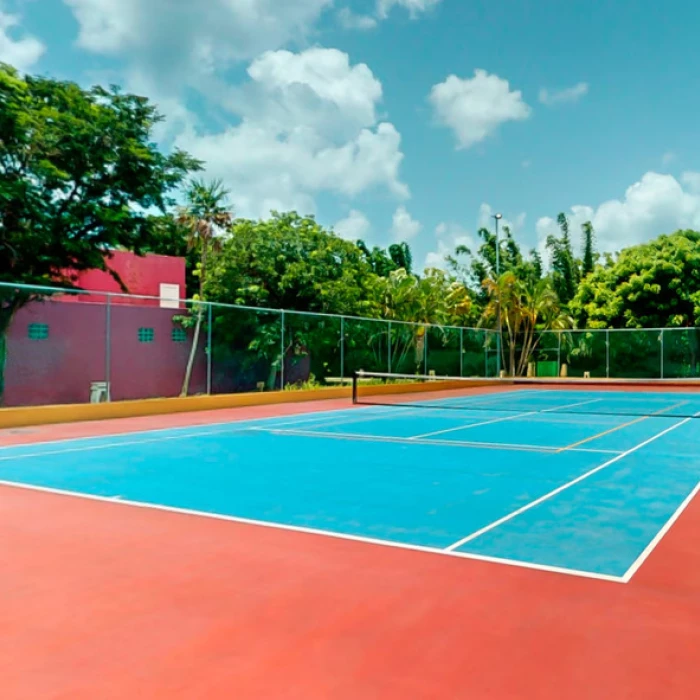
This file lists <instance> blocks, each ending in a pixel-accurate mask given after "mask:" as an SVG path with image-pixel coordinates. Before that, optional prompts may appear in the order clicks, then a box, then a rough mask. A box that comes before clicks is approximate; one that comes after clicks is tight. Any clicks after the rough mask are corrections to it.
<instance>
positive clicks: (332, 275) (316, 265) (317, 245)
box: [204, 212, 378, 388]
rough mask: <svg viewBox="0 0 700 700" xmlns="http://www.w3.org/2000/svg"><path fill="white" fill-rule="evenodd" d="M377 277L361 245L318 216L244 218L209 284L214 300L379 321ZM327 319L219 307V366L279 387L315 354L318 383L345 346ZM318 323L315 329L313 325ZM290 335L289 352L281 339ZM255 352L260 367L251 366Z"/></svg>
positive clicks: (215, 265) (226, 244)
mask: <svg viewBox="0 0 700 700" xmlns="http://www.w3.org/2000/svg"><path fill="white" fill-rule="evenodd" d="M375 278H376V275H375V274H374V273H373V271H372V267H371V265H370V263H369V261H368V260H367V257H366V254H365V252H364V251H363V250H361V249H360V248H359V247H358V246H357V245H356V244H355V243H351V242H350V241H346V240H344V239H342V238H339V237H338V236H336V235H335V234H334V233H332V232H330V231H327V230H325V229H324V228H323V227H322V226H320V225H319V224H318V222H316V221H315V219H314V218H313V217H303V216H300V215H299V214H297V213H296V212H287V213H273V215H272V216H271V217H270V218H269V219H267V220H261V221H251V220H248V219H238V220H236V221H235V222H234V223H233V225H232V227H231V236H230V237H229V238H227V240H226V241H225V242H224V244H223V246H222V250H221V252H220V253H219V254H218V255H217V256H216V259H215V261H214V263H213V265H212V266H211V267H210V269H209V272H208V274H207V278H206V281H205V285H204V287H205V288H204V293H205V295H206V298H207V300H208V301H214V302H224V303H228V304H239V305H243V306H250V307H266V308H267V309H287V310H290V311H294V310H297V311H303V312H322V313H328V314H347V315H357V316H377V315H378V310H377V309H378V305H377V303H376V301H375V300H374V298H373V297H372V296H371V293H370V287H371V283H372V280H374V279H375ZM322 318H323V317H306V319H307V321H306V322H304V323H301V317H297V316H292V315H291V314H287V315H286V319H285V327H284V334H283V333H282V326H281V316H280V314H279V313H278V312H272V311H270V312H268V311H261V312H259V313H256V312H255V311H253V310H241V309H225V308H217V309H216V310H215V317H214V350H215V351H216V353H217V356H218V365H219V366H222V367H223V366H229V367H231V368H232V369H231V372H233V371H238V372H239V373H240V374H242V375H244V374H245V373H246V372H249V373H250V374H251V375H255V377H256V379H257V380H258V381H262V380H263V378H262V377H261V375H262V374H263V372H264V373H265V375H266V376H265V378H264V381H265V382H266V383H267V386H268V387H270V388H271V387H272V386H274V385H275V379H276V375H277V372H279V371H280V369H281V366H282V363H283V361H284V358H285V357H287V356H289V355H290V354H293V355H294V357H295V358H296V359H299V358H301V357H307V356H308V355H311V363H312V366H313V368H314V373H315V374H316V376H318V377H320V376H322V375H323V373H324V372H326V371H329V370H328V368H327V366H330V365H331V364H332V362H331V360H332V358H333V357H334V352H335V350H336V349H337V348H339V345H340V324H339V321H338V320H337V319H336V320H335V322H332V320H329V319H326V320H325V321H322ZM314 319H315V320H316V322H312V321H313V320H314ZM282 335H284V346H282V344H281V337H282ZM250 350H254V351H255V356H256V358H258V359H259V360H260V363H261V365H264V369H261V368H260V367H257V366H255V367H253V366H252V365H251V366H249V365H246V366H245V368H244V369H241V366H242V365H243V364H245V363H247V362H248V360H247V357H249V356H250Z"/></svg>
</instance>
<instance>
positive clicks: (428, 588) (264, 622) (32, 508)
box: [0, 403, 700, 700]
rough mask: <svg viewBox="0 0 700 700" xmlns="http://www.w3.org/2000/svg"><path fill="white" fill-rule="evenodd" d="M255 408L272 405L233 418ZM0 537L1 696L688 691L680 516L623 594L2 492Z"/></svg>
mask: <svg viewBox="0 0 700 700" xmlns="http://www.w3.org/2000/svg"><path fill="white" fill-rule="evenodd" d="M343 405H344V406H346V405H347V404H346V403H343ZM319 407H323V408H328V407H333V406H329V404H322V405H320V406H315V407H313V408H319ZM309 408H310V407H309V406H306V407H296V408H294V409H292V410H294V411H295V412H297V411H300V410H303V411H306V410H308V409H309ZM266 411H274V413H271V414H274V415H279V414H280V407H267V408H265V409H262V408H261V409H256V410H253V411H250V412H248V413H247V416H250V415H251V414H260V415H263V414H265V412H266ZM232 415H233V414H232V413H231V412H223V413H219V414H216V415H215V414H200V416H192V415H190V416H181V417H173V416H168V417H165V418H150V419H138V420H136V419H133V420H130V421H111V422H105V423H94V424H83V425H74V426H60V427H46V428H42V429H36V430H31V431H13V432H12V433H11V434H8V433H7V432H6V433H4V434H2V435H0V444H9V443H10V442H11V441H25V442H26V441H36V440H44V439H56V438H59V437H71V436H78V435H85V434H97V433H99V432H103V433H114V432H119V431H120V430H125V431H128V430H135V429H144V428H153V427H158V425H159V422H163V423H166V424H167V427H172V426H173V424H174V421H176V420H177V421H181V422H182V423H183V424H192V423H193V422H197V421H200V422H210V421H212V420H214V419H216V420H225V419H226V416H228V418H231V416H232ZM236 416H237V417H239V416H240V412H238V413H237V414H236ZM185 421H186V423H185ZM163 427H166V426H165V425H163ZM86 431H89V432H86ZM0 531H1V532H2V537H1V539H0V571H1V572H2V573H1V575H0V628H1V630H2V631H1V633H0V687H1V691H0V695H1V697H2V698H3V700H20V699H22V700H25V699H27V700H29V699H32V700H33V699H35V698H41V699H42V700H43V699H44V698H61V699H64V698H65V699H68V698H70V699H71V700H79V699H82V698H85V699H88V698H89V699H90V700H94V699H96V698H99V699H100V700H102V699H107V698H132V697H133V698H136V697H140V698H149V699H150V698H169V699H170V698H197V699H199V698H207V699H208V700H211V699H216V698H226V699H230V698H235V699H237V700H238V699H240V700H243V699H248V698H251V699H252V698H255V699H256V700H258V699H262V698H284V699H287V698H290V699H299V700H302V699H303V700H314V699H316V698H324V699H326V698H333V699H334V700H335V699H345V698H347V699H348V700H349V699H353V700H356V699H360V698H362V699H364V698H392V699H393V698H397V699H401V700H406V699H412V698H426V699H428V698H430V699H431V700H432V699H434V698H468V699H469V700H477V699H480V698H498V699H504V698H528V699H529V698H538V699H539V698H552V699H554V698H556V699H557V700H562V699H563V698H567V699H572V700H578V699H579V698H580V699H583V698H587V699H588V698H592V699H596V700H597V699H598V698H614V699H615V700H620V699H622V698H634V699H635V700H640V699H645V698H649V699H650V700H651V699H652V698H653V699H654V700H657V699H658V698H664V699H669V698H670V699H675V698H679V699H680V698H690V697H693V696H695V695H696V694H697V692H698V688H699V687H700V664H699V663H698V659H699V657H698V653H699V652H698V650H699V649H700V503H698V502H697V501H696V502H695V503H693V504H691V505H690V507H689V508H688V509H687V510H686V511H685V512H684V513H683V515H682V516H681V518H680V519H679V520H678V522H677V523H676V525H675V526H674V527H673V528H672V529H671V531H670V532H669V533H668V534H667V535H666V537H665V538H664V539H663V540H662V542H661V544H660V546H659V547H658V548H657V550H656V551H655V552H654V553H653V554H652V555H651V557H650V558H649V559H648V561H647V562H646V563H645V564H644V565H643V566H642V568H641V569H640V571H639V572H638V573H637V574H636V576H635V577H634V578H633V580H632V581H631V583H629V584H626V585H625V584H616V583H606V582H601V581H594V580H589V579H583V578H574V577H570V576H564V575H560V574H550V573H546V572H540V571H533V570H527V569H522V568H516V567H509V566H504V565H497V564H489V563H484V562H477V561H469V560H463V559H453V558H449V557H442V556H439V555H431V554H424V553H419V552H413V551H408V550H400V549H392V548H387V547H381V546H373V545H368V544H364V543H358V542H351V541H344V540H338V539H332V538H326V537H322V536H315V535H305V534H300V533H295V532H289V531H282V530H276V529H270V528H263V527H256V526H250V525H242V524H237V523H231V522H225V521H217V520H213V519H208V518H200V517H195V516H187V515H180V514H175V513H167V512H162V511H156V510H150V509H142V508H135V507H129V506H125V505H119V504H117V503H114V504H112V503H105V502H98V501H91V500H86V499H80V498H71V497H67V496H58V495H51V494H46V493H40V492H33V491H29V490H23V489H19V488H13V487H0Z"/></svg>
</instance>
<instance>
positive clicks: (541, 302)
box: [482, 271, 572, 376]
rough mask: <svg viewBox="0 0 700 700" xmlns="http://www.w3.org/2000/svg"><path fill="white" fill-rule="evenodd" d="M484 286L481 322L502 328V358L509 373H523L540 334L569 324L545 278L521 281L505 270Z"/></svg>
mask: <svg viewBox="0 0 700 700" xmlns="http://www.w3.org/2000/svg"><path fill="white" fill-rule="evenodd" d="M484 288H485V290H486V292H487V294H488V297H489V301H488V304H487V305H486V308H485V309H484V312H483V315H482V323H484V324H485V325H488V326H490V327H492V328H497V327H499V325H500V326H501V327H502V328H503V331H504V333H505V337H504V342H503V343H501V352H502V354H503V355H502V360H503V365H504V366H505V367H507V368H508V372H509V373H510V375H511V376H517V375H522V374H525V372H526V370H527V365H528V363H529V362H530V358H531V357H532V355H533V353H534V352H535V350H536V349H537V346H538V345H539V342H540V340H541V338H542V335H543V334H544V333H546V332H547V331H550V330H562V329H565V328H570V327H571V325H572V320H571V318H570V317H569V316H568V315H567V314H566V313H564V312H563V311H562V309H561V306H560V303H559V299H558V297H557V294H556V292H555V291H554V289H553V287H552V283H551V281H550V280H548V279H543V280H538V281H532V280H522V279H520V278H518V277H517V275H516V274H515V272H513V271H509V272H505V273H504V274H502V275H501V276H500V277H499V278H497V279H495V280H493V279H487V280H485V281H484ZM499 320H500V323H499ZM518 348H519V349H520V351H519V352H518ZM506 353H507V356H506Z"/></svg>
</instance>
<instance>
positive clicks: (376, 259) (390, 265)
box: [357, 241, 413, 277]
mask: <svg viewBox="0 0 700 700" xmlns="http://www.w3.org/2000/svg"><path fill="white" fill-rule="evenodd" d="M357 247H358V248H359V249H360V250H361V251H362V253H363V255H364V256H365V259H366V260H367V262H368V263H369V266H370V268H371V270H372V272H374V274H375V275H379V276H380V277H387V276H388V275H389V274H390V273H392V272H394V271H395V270H398V269H400V268H403V269H404V270H406V272H409V273H410V272H411V267H412V265H413V256H412V254H411V248H410V247H409V245H408V243H394V244H392V245H390V246H389V249H388V250H384V249H383V248H380V247H379V246H374V247H373V248H372V249H371V250H370V249H369V248H368V247H367V244H366V243H365V242H364V241H357Z"/></svg>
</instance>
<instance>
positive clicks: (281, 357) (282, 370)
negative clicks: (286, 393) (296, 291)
mask: <svg viewBox="0 0 700 700" xmlns="http://www.w3.org/2000/svg"><path fill="white" fill-rule="evenodd" d="M280 327H281V332H280V390H283V389H284V311H281V312H280Z"/></svg>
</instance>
